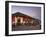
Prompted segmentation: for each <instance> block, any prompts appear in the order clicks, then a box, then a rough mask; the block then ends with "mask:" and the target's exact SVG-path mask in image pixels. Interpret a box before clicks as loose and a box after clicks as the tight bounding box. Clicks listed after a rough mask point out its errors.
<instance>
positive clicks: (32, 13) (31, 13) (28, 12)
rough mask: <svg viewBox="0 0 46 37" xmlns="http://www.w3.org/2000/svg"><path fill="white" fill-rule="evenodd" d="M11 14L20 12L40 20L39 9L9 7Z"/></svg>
mask: <svg viewBox="0 0 46 37" xmlns="http://www.w3.org/2000/svg"><path fill="white" fill-rule="evenodd" d="M11 12H12V14H14V13H16V12H20V13H23V14H26V15H28V16H31V17H33V18H37V19H39V20H41V7H31V6H15V5H12V6H11Z"/></svg>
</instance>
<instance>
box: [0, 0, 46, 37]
mask: <svg viewBox="0 0 46 37" xmlns="http://www.w3.org/2000/svg"><path fill="white" fill-rule="evenodd" d="M16 1H18V0H16ZM19 1H28V2H44V3H45V2H46V0H19ZM45 14H46V13H45ZM45 26H46V25H45ZM45 31H46V30H45ZM0 37H6V36H5V0H0ZM12 37H13V36H12ZM16 37H46V34H39V35H24V36H16Z"/></svg>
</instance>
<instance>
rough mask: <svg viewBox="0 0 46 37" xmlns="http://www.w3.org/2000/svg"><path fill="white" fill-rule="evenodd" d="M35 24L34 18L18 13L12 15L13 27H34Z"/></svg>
mask: <svg viewBox="0 0 46 37" xmlns="http://www.w3.org/2000/svg"><path fill="white" fill-rule="evenodd" d="M34 22H35V20H34V18H32V17H31V16H28V15H26V14H23V13H20V12H16V13H14V14H12V24H13V25H17V24H18V25H19V24H21V25H33V24H34Z"/></svg>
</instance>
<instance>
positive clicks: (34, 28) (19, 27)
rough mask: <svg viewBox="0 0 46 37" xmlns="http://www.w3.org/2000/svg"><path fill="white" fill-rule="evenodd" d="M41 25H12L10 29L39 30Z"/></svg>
mask: <svg viewBox="0 0 46 37" xmlns="http://www.w3.org/2000/svg"><path fill="white" fill-rule="evenodd" d="M40 29H41V25H36V26H14V27H12V31H23V30H40Z"/></svg>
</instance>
